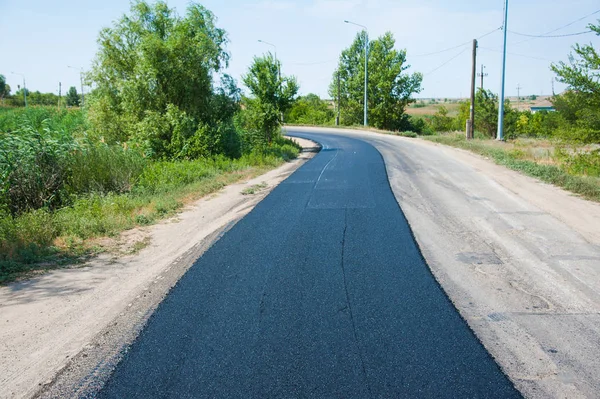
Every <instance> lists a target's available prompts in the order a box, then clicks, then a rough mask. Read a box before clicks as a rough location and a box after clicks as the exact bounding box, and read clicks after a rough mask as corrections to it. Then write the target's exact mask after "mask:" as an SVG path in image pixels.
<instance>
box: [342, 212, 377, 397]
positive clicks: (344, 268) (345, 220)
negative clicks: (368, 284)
mask: <svg viewBox="0 0 600 399" xmlns="http://www.w3.org/2000/svg"><path fill="white" fill-rule="evenodd" d="M347 230H348V208H345V209H344V233H343V235H342V259H341V262H340V264H341V266H342V277H343V279H344V292H345V293H346V307H347V309H348V314H349V316H350V322H351V324H352V334H353V335H354V342H355V343H356V349H357V351H358V357H359V358H360V365H361V368H362V373H363V377H364V379H365V385H366V387H367V391H369V396H371V397H372V396H373V393H372V392H371V386H370V384H369V379H368V377H367V368H366V366H365V360H364V357H363V353H362V349H361V347H360V342H359V340H358V334H357V332H356V323H355V322H354V314H353V313H352V304H351V303H350V294H349V293H348V280H347V278H346V267H345V266H344V249H345V246H346V231H347Z"/></svg>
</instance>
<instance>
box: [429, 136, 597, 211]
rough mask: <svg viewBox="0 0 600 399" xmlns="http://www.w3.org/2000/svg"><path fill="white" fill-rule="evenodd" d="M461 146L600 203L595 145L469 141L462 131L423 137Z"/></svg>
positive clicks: (529, 140)
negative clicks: (592, 146) (568, 147)
mask: <svg viewBox="0 0 600 399" xmlns="http://www.w3.org/2000/svg"><path fill="white" fill-rule="evenodd" d="M423 139H425V140H429V141H432V142H435V143H440V144H444V145H448V146H452V147H457V148H461V149H464V150H467V151H470V152H473V153H476V154H479V155H482V156H484V157H487V158H489V159H492V160H493V161H494V162H495V163H496V164H498V165H503V166H506V167H507V168H509V169H512V170H515V171H518V172H521V173H523V174H525V175H528V176H531V177H534V178H537V179H539V180H541V181H543V182H545V183H549V184H553V185H555V186H558V187H561V188H564V189H565V190H568V191H570V192H572V193H575V194H578V195H580V196H581V197H583V198H585V199H588V200H591V201H595V202H600V153H598V150H595V149H593V148H585V147H579V148H577V147H575V148H570V149H565V148H563V146H562V145H560V144H557V143H552V142H550V141H548V140H538V139H525V140H516V141H513V142H509V143H502V142H497V141H496V140H491V139H481V138H480V139H477V138H476V139H474V140H470V141H467V140H466V139H465V137H464V135H463V134H462V133H450V134H444V135H436V136H427V137H423Z"/></svg>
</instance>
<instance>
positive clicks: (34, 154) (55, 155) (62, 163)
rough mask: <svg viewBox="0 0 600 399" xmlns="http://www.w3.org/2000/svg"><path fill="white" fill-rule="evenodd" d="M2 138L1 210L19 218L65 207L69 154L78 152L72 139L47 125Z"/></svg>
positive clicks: (26, 127) (69, 135) (29, 125)
mask: <svg viewBox="0 0 600 399" xmlns="http://www.w3.org/2000/svg"><path fill="white" fill-rule="evenodd" d="M0 135H1V136H0V207H4V208H5V209H7V210H9V211H10V212H11V213H13V214H17V213H22V212H24V211H26V210H30V209H38V208H43V207H45V208H56V207H58V206H60V205H61V204H63V203H64V202H65V197H66V195H67V194H66V192H65V191H64V186H65V181H66V178H67V175H68V173H69V165H68V162H69V158H70V153H71V152H72V151H75V150H76V149H77V148H78V145H77V143H76V142H75V140H74V139H73V136H72V135H71V134H70V133H68V132H65V131H62V130H60V131H55V130H52V129H50V127H49V124H48V123H47V122H42V125H41V127H40V128H37V129H36V128H35V127H34V126H33V125H31V124H27V123H25V124H23V126H22V127H21V128H20V129H19V130H17V131H15V132H14V133H0Z"/></svg>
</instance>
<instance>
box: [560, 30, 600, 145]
mask: <svg viewBox="0 0 600 399" xmlns="http://www.w3.org/2000/svg"><path fill="white" fill-rule="evenodd" d="M599 22H600V21H599ZM589 28H590V29H591V30H592V31H594V32H595V33H596V35H598V36H600V23H599V24H598V25H594V24H590V25H589ZM573 50H574V51H575V55H574V54H570V55H569V63H568V64H567V63H565V62H562V61H561V62H559V63H558V64H552V66H551V69H552V70H553V71H554V72H555V73H556V74H557V75H558V80H559V81H560V82H563V83H566V84H568V85H569V88H570V91H568V92H566V93H565V94H563V95H561V96H556V97H555V98H554V99H553V103H554V106H555V108H556V109H557V111H559V112H561V114H563V116H564V118H565V119H566V120H567V121H569V122H570V124H571V126H568V127H562V128H561V129H560V130H559V135H560V136H562V137H563V138H565V139H567V140H573V141H580V142H585V143H600V54H598V51H597V50H596V49H595V48H594V47H593V46H592V45H591V44H587V45H580V44H576V45H575V47H574V48H573Z"/></svg>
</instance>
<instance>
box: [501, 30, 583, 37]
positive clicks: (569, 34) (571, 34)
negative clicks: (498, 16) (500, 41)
mask: <svg viewBox="0 0 600 399" xmlns="http://www.w3.org/2000/svg"><path fill="white" fill-rule="evenodd" d="M592 32H593V31H591V30H586V31H585V32H577V33H567V34H564V35H529V34H526V33H519V32H515V31H512V30H509V31H508V33H512V34H513V35H517V36H526V37H533V38H555V37H568V36H579V35H585V34H588V33H592Z"/></svg>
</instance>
